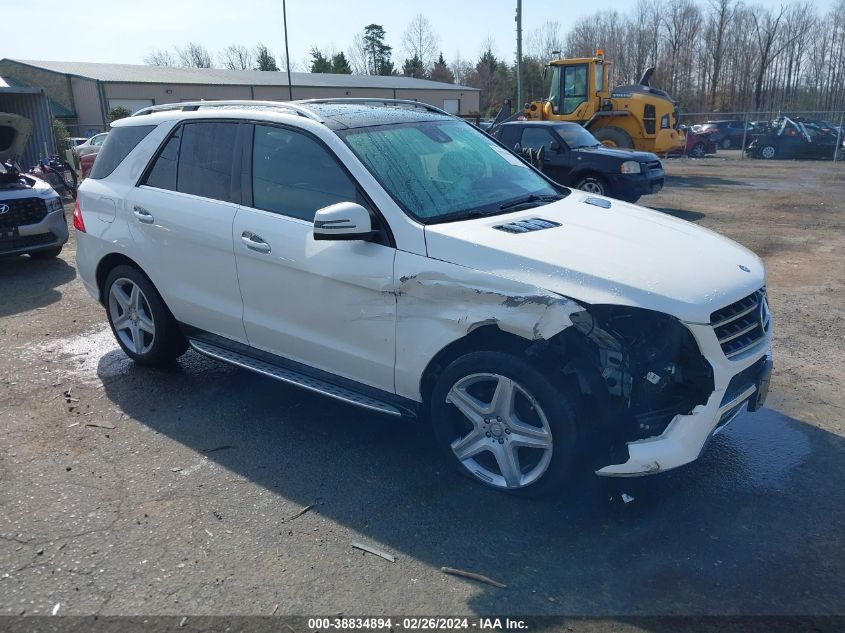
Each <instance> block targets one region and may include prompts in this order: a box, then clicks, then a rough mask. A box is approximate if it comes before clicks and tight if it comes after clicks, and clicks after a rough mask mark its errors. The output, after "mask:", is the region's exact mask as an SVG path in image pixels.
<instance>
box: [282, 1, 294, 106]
mask: <svg viewBox="0 0 845 633" xmlns="http://www.w3.org/2000/svg"><path fill="white" fill-rule="evenodd" d="M282 20H283V22H284V24H285V66H287V69H288V94H289V95H290V100H291V101H293V84H292V83H291V82H290V51H289V50H288V10H287V7H286V6H285V0H282Z"/></svg>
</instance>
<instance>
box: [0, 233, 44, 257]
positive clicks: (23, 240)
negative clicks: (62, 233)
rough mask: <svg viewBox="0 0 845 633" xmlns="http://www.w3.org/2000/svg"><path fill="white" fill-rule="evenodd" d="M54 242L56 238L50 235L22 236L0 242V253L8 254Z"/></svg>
mask: <svg viewBox="0 0 845 633" xmlns="http://www.w3.org/2000/svg"><path fill="white" fill-rule="evenodd" d="M55 241H56V236H55V235H53V234H52V233H39V234H38V235H24V236H22V237H15V238H13V239H11V240H0V253H9V252H11V251H17V250H20V249H22V248H32V247H34V246H43V245H45V244H50V243H52V242H55Z"/></svg>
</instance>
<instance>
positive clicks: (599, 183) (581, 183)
mask: <svg viewBox="0 0 845 633" xmlns="http://www.w3.org/2000/svg"><path fill="white" fill-rule="evenodd" d="M575 188H576V189H580V190H581V191H586V192H587V193H594V194H596V195H598V196H607V195H610V188H609V187H608V185H607V183H606V182H605V180H604V178H602V177H601V176H596V175H593V174H590V175H588V176H583V177H582V178H579V179H578V182H577V183H576V185H575Z"/></svg>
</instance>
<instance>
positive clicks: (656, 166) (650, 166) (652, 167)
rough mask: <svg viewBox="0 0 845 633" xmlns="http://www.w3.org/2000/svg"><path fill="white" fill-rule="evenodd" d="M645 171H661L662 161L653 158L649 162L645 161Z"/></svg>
mask: <svg viewBox="0 0 845 633" xmlns="http://www.w3.org/2000/svg"><path fill="white" fill-rule="evenodd" d="M645 168H646V171H648V172H653V171H663V163H661V162H660V161H659V160H653V161H651V162H649V163H646V166H645Z"/></svg>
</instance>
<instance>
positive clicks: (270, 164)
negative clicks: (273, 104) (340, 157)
mask: <svg viewBox="0 0 845 633" xmlns="http://www.w3.org/2000/svg"><path fill="white" fill-rule="evenodd" d="M252 198H253V206H254V207H255V208H256V209H263V210H265V211H273V212H275V213H280V214H282V215H288V216H291V217H294V218H299V219H301V220H307V221H308V222H310V221H312V220H313V219H314V212H315V211H317V209H321V208H322V207H326V206H328V205H330V204H334V203H336V202H345V201H350V202H359V203H361V202H363V201H362V200H361V199H360V197H359V195H358V189H357V187H356V186H355V183H354V182H353V181H352V180H351V179H350V178H349V176H347V175H346V173H345V172H344V171H343V169H341V168H340V165H338V163H337V160H336V159H335V158H334V157H333V156H332V155H331V154H330V153H329V152H328V151H327V150H326V148H325V147H323V146H322V145H321V144H319V143H318V142H317V141H315V140H313V139H311V138H309V137H308V136H306V135H305V134H301V133H299V132H294V131H291V130H286V129H282V128H277V127H270V126H266V125H256V126H255V141H254V145H253V151H252Z"/></svg>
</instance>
